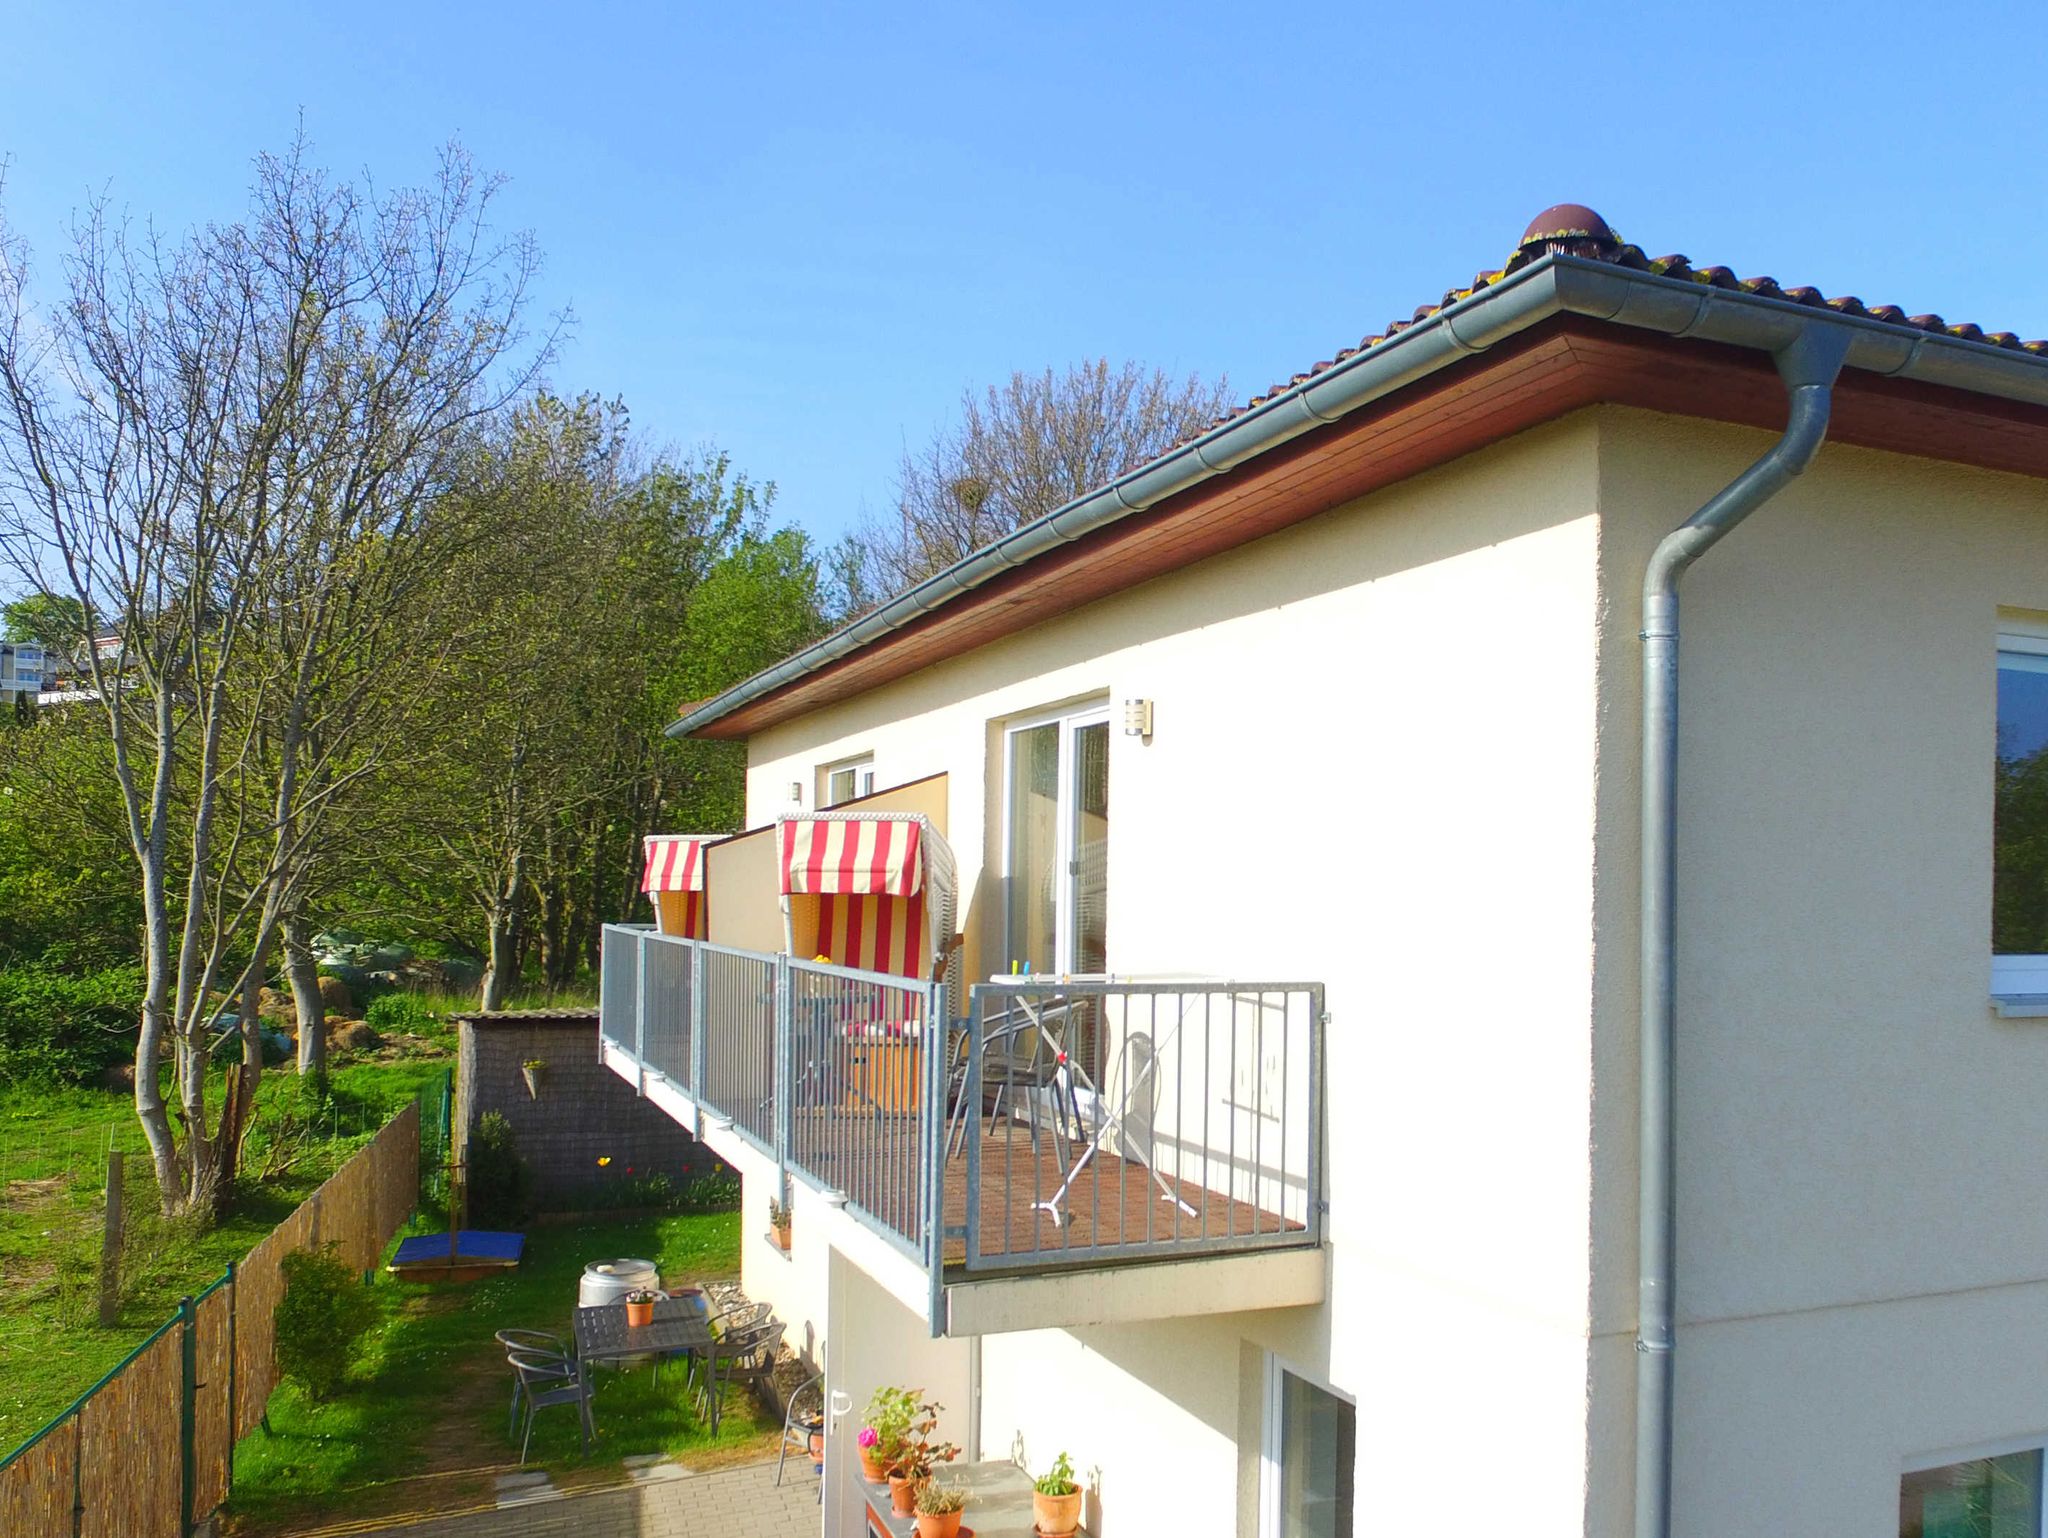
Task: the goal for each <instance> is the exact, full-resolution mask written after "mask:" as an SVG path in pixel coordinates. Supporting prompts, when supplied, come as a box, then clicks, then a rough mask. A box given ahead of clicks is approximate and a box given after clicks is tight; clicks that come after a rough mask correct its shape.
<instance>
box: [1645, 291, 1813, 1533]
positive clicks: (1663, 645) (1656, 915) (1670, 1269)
mask: <svg viewBox="0 0 2048 1538" xmlns="http://www.w3.org/2000/svg"><path fill="white" fill-rule="evenodd" d="M1849 340H1850V337H1849V332H1848V331H1847V329H1846V328H1843V327H1839V326H1825V325H1823V326H1809V327H1807V328H1805V329H1803V330H1801V332H1800V333H1799V335H1798V336H1797V337H1796V338H1795V339H1794V340H1793V341H1791V342H1790V343H1788V344H1787V345H1786V346H1785V347H1783V348H1782V349H1780V350H1779V351H1778V352H1777V353H1776V354H1775V357H1776V361H1777V365H1778V373H1779V376H1780V377H1781V378H1782V379H1783V380H1784V381H1785V389H1786V393H1787V394H1788V395H1789V397H1790V407H1791V409H1790V413H1789V417H1788V420H1787V422H1786V424H1785V432H1784V435H1783V436H1782V437H1780V438H1779V440H1778V441H1777V443H1775V444H1774V445H1772V447H1771V449H1770V451H1769V452H1768V453H1766V454H1765V455H1764V456H1763V458H1761V459H1759V460H1758V461H1757V462H1756V463H1755V464H1753V465H1751V466H1750V467H1749V468H1748V469H1747V470H1745V471H1743V472H1742V474H1741V475H1739V476H1737V477H1736V478H1735V479H1734V480H1733V481H1731V482H1729V484H1728V485H1727V486H1726V487H1724V488H1723V489H1722V490H1721V491H1720V492H1718V493H1717V494H1716V495H1715V496H1714V497H1713V498H1712V499H1711V500H1710V501H1708V502H1707V503H1706V505H1705V506H1703V507H1702V508H1701V509H1700V510H1699V511H1698V512H1696V513H1694V514H1693V515H1692V517H1690V518H1688V519H1687V520H1686V521H1685V522H1684V523H1682V524H1680V525H1679V526H1678V527H1677V528H1676V529H1673V530H1672V531H1671V532H1670V533H1669V534H1667V535H1665V536H1664V538H1663V540H1662V541H1660V542H1659V544H1658V546H1657V548H1656V551H1655V552H1654V553H1653V554H1652V555H1651V557H1650V563H1649V567H1648V570H1647V571H1646V572H1645V573H1644V576H1643V632H1642V640H1643V833H1642V840H1643V848H1642V858H1643V873H1642V882H1643V885H1642V926H1641V927H1642V946H1643V956H1642V1031H1641V1047H1642V1108H1641V1119H1640V1127H1641V1138H1642V1143H1641V1148H1640V1151H1639V1156H1638V1160H1639V1163H1638V1167H1639V1171H1640V1178H1641V1188H1640V1198H1639V1199H1640V1211H1639V1228H1638V1243H1639V1246H1640V1254H1639V1260H1638V1283H1637V1312H1636V1318H1637V1324H1636V1480H1635V1488H1636V1527H1635V1530H1636V1538H1669V1534H1670V1532H1671V1425H1672V1395H1671V1386H1672V1319H1673V1312H1674V1310H1673V1298H1672V1289H1673V1283H1674V1280H1675V1277H1676V1272H1677V1245H1676V1224H1675V1222H1674V1210H1675V1204H1674V1201H1673V1193H1674V1181H1673V1174H1674V1169H1673V1165H1674V1155H1675V1151H1676V1143H1675V1139H1674V1137H1673V1121H1672V1099H1673V1085H1674V1075H1673V1061H1674V1057H1675V1049H1676V1034H1675V1030H1674V1018H1675V1013H1676V1004H1677V990H1676V978H1675V974H1674V970H1673V964H1672V963H1673V955H1674V952H1675V949H1676V942H1677V926H1676V918H1675V913H1674V900H1675V896H1676V883H1675V879H1674V871H1675V859H1674V855H1675V835H1676V832H1677V826H1678V789H1677V775H1678V584H1679V582H1680V580H1681V579H1682V578H1683V577H1684V576H1685V573H1686V571H1687V570H1688V569H1689V568H1690V567H1691V566H1692V564H1693V562H1695V561H1697V560H1698V559H1699V558H1700V557H1701V556H1702V555H1705V554H1706V553H1707V551H1708V550H1710V549H1712V548H1713V546H1714V545H1715V544H1716V543H1718V542H1719V541H1720V540H1721V538H1722V537H1723V536H1724V535H1726V534H1727V533H1728V532H1729V531H1730V530H1732V529H1733V528H1734V527H1735V526H1736V525H1737V524H1739V523H1740V522H1742V520H1743V519H1745V518H1747V517H1748V516H1749V515H1750V514H1751V513H1753V512H1755V511H1756V510H1757V509H1758V508H1759V507H1761V506H1763V504H1764V503H1766V502H1768V501H1769V500H1770V499H1771V498H1772V497H1774V496H1776V495H1777V494H1778V493H1779V492H1780V491H1782V490H1783V489H1784V488H1785V487H1786V486H1787V485H1789V484H1790V483H1791V482H1792V480H1793V479H1794V477H1796V476H1797V475H1798V474H1799V473H1800V472H1801V471H1802V470H1804V469H1805V468H1806V467H1807V465H1809V464H1810V463H1812V461H1813V456H1814V454H1815V453H1816V452H1818V451H1819V449H1820V445H1821V440H1822V439H1823V438H1825V437H1826V436H1827V430H1828V416H1829V412H1830V410H1831V409H1832V406H1833V394H1834V381H1835V377H1836V375H1838V374H1839V373H1840V372H1841V369H1842V360H1843V358H1844V357H1845V356H1846V354H1847V352H1848V349H1849Z"/></svg>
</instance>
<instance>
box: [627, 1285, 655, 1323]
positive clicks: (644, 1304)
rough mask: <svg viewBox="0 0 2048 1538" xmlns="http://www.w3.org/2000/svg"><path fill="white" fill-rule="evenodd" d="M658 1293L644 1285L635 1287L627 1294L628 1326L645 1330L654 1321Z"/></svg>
mask: <svg viewBox="0 0 2048 1538" xmlns="http://www.w3.org/2000/svg"><path fill="white" fill-rule="evenodd" d="M656 1296H657V1294H655V1293H652V1292H649V1291H648V1290H647V1289H646V1288H644V1287H635V1288H634V1289H633V1290H632V1291H631V1292H629V1293H627V1294H626V1328H627V1329H629V1330H644V1329H646V1328H647V1326H649V1325H650V1324H652V1323H654V1300H655V1297H656Z"/></svg>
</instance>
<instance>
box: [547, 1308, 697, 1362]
mask: <svg viewBox="0 0 2048 1538" xmlns="http://www.w3.org/2000/svg"><path fill="white" fill-rule="evenodd" d="M575 1331H576V1357H577V1360H578V1361H582V1362H616V1361H621V1360H623V1359H625V1358H627V1357H636V1356H663V1355H668V1354H672V1353H675V1352H679V1351H686V1352H690V1353H692V1354H694V1353H696V1352H700V1351H705V1350H708V1349H709V1348H710V1345H711V1321H710V1320H709V1319H708V1318H706V1317H705V1315H704V1313H703V1311H702V1309H701V1308H699V1306H698V1305H697V1304H696V1303H695V1302H692V1301H691V1300H690V1299H688V1298H656V1299H655V1300H654V1322H653V1323H652V1324H643V1325H641V1326H640V1328H638V1329H637V1330H636V1329H634V1328H632V1327H631V1326H630V1325H628V1324H627V1323H626V1305H625V1304H624V1303H623V1302H619V1303H599V1304H596V1305H594V1306H592V1307H590V1308H579V1309H577V1310H576V1321H575Z"/></svg>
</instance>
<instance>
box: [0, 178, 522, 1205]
mask: <svg viewBox="0 0 2048 1538" xmlns="http://www.w3.org/2000/svg"><path fill="white" fill-rule="evenodd" d="M494 190H495V186H494V184H493V183H492V182H490V181H488V180H486V179H482V178H479V177H478V176H477V174H476V173H475V172H474V170H473V169H472V167H471V166H470V164H469V162H468V160H467V159H466V157H464V156H463V155H462V154H461V153H460V152H459V151H453V150H451V151H449V152H448V153H447V154H445V155H444V156H443V158H442V161H441V165H440V167H439V172H438V175H437V176H436V178H435V179H434V181H433V182H432V183H431V184H430V185H429V186H428V187H426V188H425V189H422V190H419V191H406V192H399V193H395V194H387V195H381V196H379V195H376V194H373V193H371V192H368V191H365V190H361V189H358V188H356V187H353V186H349V185H346V184H338V183H335V182H333V181H331V180H329V179H328V178H327V177H326V176H325V175H324V174H323V173H321V172H319V171H317V170H314V169H313V168H311V167H310V166H309V165H308V164H307V162H306V158H305V149H304V146H303V144H298V145H294V147H293V148H292V150H291V151H290V152H288V153H287V154H286V155H284V156H282V157H268V156H266V157H263V158H262V159H260V160H259V161H258V163H257V166H256V179H255V186H254V189H253V193H252V208H251V212H250V214H249V216H248V218H247V219H246V220H244V221H243V222H240V223H236V224H232V225H228V226H224V227H223V226H213V227H208V228H206V229H204V230H200V231H197V232H195V233H193V234H192V235H190V236H188V237H187V238H186V239H185V240H184V241H182V242H180V243H176V244H170V243H166V242H164V241H162V240H159V239H157V238H155V237H154V236H149V237H135V236H132V235H131V233H130V231H129V230H128V229H127V228H126V227H125V226H123V225H121V224H119V223H118V222H115V221H112V220H110V219H109V218H108V217H107V214H106V211H105V210H104V208H101V207H95V208H94V209H92V210H91V211H90V212H89V213H88V214H87V215H86V216H85V218H84V219H83V221H82V222H81V224H80V225H79V227H78V228H77V230H76V232H75V249H74V250H73V252H72V254H71V257H70V260H69V261H68V263H67V264H66V273H67V278H68V295H67V298H66V300H65V302H64V303H63V304H62V305H61V306H60V307H59V308H57V309H56V310H55V311H53V312H46V313H45V312H36V311H34V310H32V309H31V307H30V305H29V302H28V298H27V295H26V291H25V280H26V259H25V254H24V252H23V250H22V248H21V246H20V244H19V243H18V242H16V241H13V240H12V239H9V238H7V237H6V236H5V234H4V232H0V559H4V560H5V561H6V563H7V565H8V566H9V567H10V568H11V569H12V571H13V572H14V574H15V575H16V576H17V578H18V579H19V580H21V581H22V583H23V584H24V585H25V586H26V587H28V588H29V589H30V590H32V591H36V592H47V593H54V594H58V595H62V596H64V597H67V598H70V599H74V600H76V602H77V603H78V605H79V606H80V611H81V613H82V614H83V615H84V617H85V619H86V621H87V623H88V624H89V625H90V626H91V627H92V632H93V634H94V636H95V637H96V638H97V639H96V641H95V643H94V644H90V645H88V646H87V647H86V648H85V663H86V666H87V668H88V669H89V672H90V676H91V685H92V692H93V694H94V696H95V697H96V699H97V702H98V707H99V710H100V712H101V714H102V716H103V718H104V722H105V727H106V731H107V733H108V736H109V739H110V742H111V744H112V753H113V762H114V773H115V776H116V778H117V780H118V782H119V787H120V799H121V804H122V807H123V809H124V813H125V820H126V824H127V826H126V832H127V838H128V843H129V846H130V848H131V851H132V853H133V856H134V860H135V866H136V872H137V879H138V883H139V886H140V889H141V895H142V907H143V918H144V930H145V935H144V958H143V959H144V976H145V989H144V996H143V1003H142V1010H141V1030H140V1034H139V1036H138V1039H137V1046H136V1072H135V1100H136V1111H137V1115H138V1117H139V1119H140V1121H141V1123H142V1127H143V1131H144V1134H145V1136H146V1137H147V1139H148V1142H149V1146H150V1150H151V1154H152V1158H153V1162H154V1164H155V1170H156V1176H157V1182H158V1186H159V1189H160V1193H161V1196H162V1200H163V1204H164V1206H165V1208H166V1209H167V1210H177V1209H180V1208H192V1209H197V1210H202V1211H213V1210H216V1209H217V1207H218V1205H219V1203H220V1202H221V1201H222V1200H223V1198H224V1196H225V1194H226V1181H227V1179H229V1178H231V1176H232V1170H233V1157H234V1150H235V1147H236V1146H237V1144H238V1143H239V1140H240V1136H241V1131H242V1127H243V1124H244V1118H245V1116H246V1112H247V1109H248V1106H249V1103H250V1098H251V1095H252V1093H253V1089H254V1080H255V1072H256V1069H257V1068H259V1067H260V1057H258V1056H257V1055H256V1046H257V1043H256V1039H255V1025H254V1020H253V1018H249V1019H246V1020H245V1021H244V1026H243V1029H244V1040H243V1062H244V1067H243V1071H242V1072H241V1073H240V1074H239V1075H237V1076H236V1077H235V1079H234V1080H233V1081H232V1082H231V1087H230V1089H229V1092H228V1097H227V1104H226V1105H225V1106H224V1107H223V1109H222V1114H221V1117H220V1120H219V1122H218V1124H215V1123H214V1122H212V1121H211V1119H210V1117H209V1113H208V1109H207V1105H206V1072H205V1070H206V1062H207V1057H208V1052H209V1049H210V1045H211V1028H212V1027H213V1026H214V1025H215V1023H216V1022H217V1021H218V1019H219V1017H220V1016H221V1014H222V1013H223V1012H224V1011H225V1010H226V1008H227V1007H228V1004H229V1002H230V999H229V996H228V994H227V992H226V989H227V986H228V985H230V984H233V983H235V982H238V981H239V982H240V983H241V984H242V991H243V992H244V993H245V994H253V993H254V991H255V988H256V986H258V984H259V983H260V975H261V969H262V967H263V966H264V964H265V958H266V956H267V955H268V953H269V950H270V948H271V945H272V943H273V941H274V939H275V935H276V930H277V927H278V925H279V923H280V922H281V920H282V918H283V917H284V915H286V914H287V913H289V912H291V911H292V909H293V906H294V898H295V895H296V891H297V888H296V886H295V882H296V881H298V879H299V877H300V875H301V874H302V873H303V870H304V868H305V862H306V860H307V858H308V853H309V851H310V850H311V849H312V848H313V847H314V839H315V835H316V833H317V831H318V830H319V828H320V827H321V826H322V825H323V823H324V821H325V820H326V819H327V818H328V817H329V816H331V815H332V812H333V809H334V807H335V806H336V805H337V804H338V803H339V802H340V801H341V799H342V796H343V792H344V791H345V789H346V787H347V786H348V785H350V784H352V783H354V782H356V781H357V780H358V779H359V778H360V777H361V776H363V775H364V774H366V773H367V772H369V766H370V765H371V764H373V763H374V761H375V759H376V757H377V754H378V752H379V745H378V741H377V734H376V731H375V726H376V723H377V721H378V719H379V717H378V716H377V713H376V712H375V711H372V710H366V709H364V708H362V702H363V701H364V700H365V699H366V698H367V697H368V695H369V693H370V692H371V691H372V690H374V689H375V688H376V687H377V682H376V676H377V664H378V663H379V662H380V660H386V661H388V659H389V658H390V656H391V655H392V648H393V646H394V644H395V637H396V634H397V632H396V630H395V628H393V629H387V628H386V627H387V625H388V624H389V620H388V617H387V612H386V606H387V605H388V604H389V603H390V602H392V601H394V600H403V599H404V597H405V594H406V592H407V590H408V589H407V581H408V580H409V579H408V578H407V577H406V576H405V575H404V574H405V573H407V572H412V573H414V574H415V576H417V574H419V573H424V572H427V571H430V570H432V569H433V565H432V562H433V555H432V551H431V548H426V549H424V550H423V551H422V546H421V545H420V544H418V543H416V542H420V541H422V540H423V534H422V529H421V525H420V521H419V520H420V517H421V511H420V510H421V509H422V508H424V507H430V506H431V505H432V503H433V496H434V492H435V489H436V487H437V486H438V485H439V484H440V482H441V481H442V480H443V479H444V477H445V474H446V467H447V465H448V464H449V462H450V459H451V456H452V455H453V452H454V450H455V448H456V447H457V446H458V445H459V443H460V442H461V440H462V439H463V437H464V435H465V434H466V433H468V432H469V431H470V429H471V427H472V424H474V423H475V422H477V421H478V420H479V419H480V418H482V417H484V416H486V415H488V414H489V413H491V412H492V411H494V410H495V409H497V407H498V406H499V404H500V403H502V401H503V400H504V399H505V398H506V397H507V395H508V394H509V393H512V392H516V391H517V390H519V389H521V388H523V386H524V384H525V374H526V370H525V369H524V368H518V367H514V368H510V369H507V368H505V367H504V365H505V363H506V360H507V359H508V357H509V354H510V353H511V352H512V351H513V350H515V349H517V348H518V347H519V345H520V343H521V341H522V337H521V334H520V331H519V322H520V316H521V314H522V311H523V308H524V303H525V291H526V285H527V282H528V279H529V278H530V276H531V274H532V272H533V270H534V266H535V260H536V259H535V256H534V252H533V248H532V245H531V243H530V241H529V240H527V239H526V238H525V237H523V236H515V237H510V238H504V237H500V236H497V235H494V234H493V233H492V231H491V227H490V225H489V223H488V218H487V214H488V211H489V208H490V205H491V202H492V198H493V193H494ZM530 366H531V365H528V367H530ZM507 375H509V377H504V376H507ZM416 553H417V558H415V556H416ZM245 1013H252V1012H247V1011H245ZM167 1043H168V1045H169V1046H170V1048H171V1052H172V1056H173V1059H174V1065H175V1075H176V1089H177V1112H176V1119H177V1121H178V1122H179V1123H180V1124H181V1128H182V1134H183V1137H182V1144H181V1142H180V1138H179V1135H178V1130H177V1129H174V1127H173V1125H172V1115H171V1113H170V1112H169V1110H168V1109H167V1108H166V1107H165V1105H164V1103H163V1096H162V1092H161V1089H160V1085H159V1060H160V1056H161V1054H162V1051H163V1049H164V1047H165V1045H166V1044H167Z"/></svg>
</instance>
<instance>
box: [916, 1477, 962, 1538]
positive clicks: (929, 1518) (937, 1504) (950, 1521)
mask: <svg viewBox="0 0 2048 1538" xmlns="http://www.w3.org/2000/svg"><path fill="white" fill-rule="evenodd" d="M966 1505H967V1492H966V1491H965V1490H963V1489H961V1488H960V1487H959V1486H958V1485H942V1484H940V1483H939V1482H938V1481H937V1480H936V1479H931V1480H926V1481H925V1483H924V1484H923V1486H922V1487H920V1488H919V1490H918V1492H917V1538H959V1533H960V1513H961V1511H962V1510H963V1509H965V1507H966Z"/></svg>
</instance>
